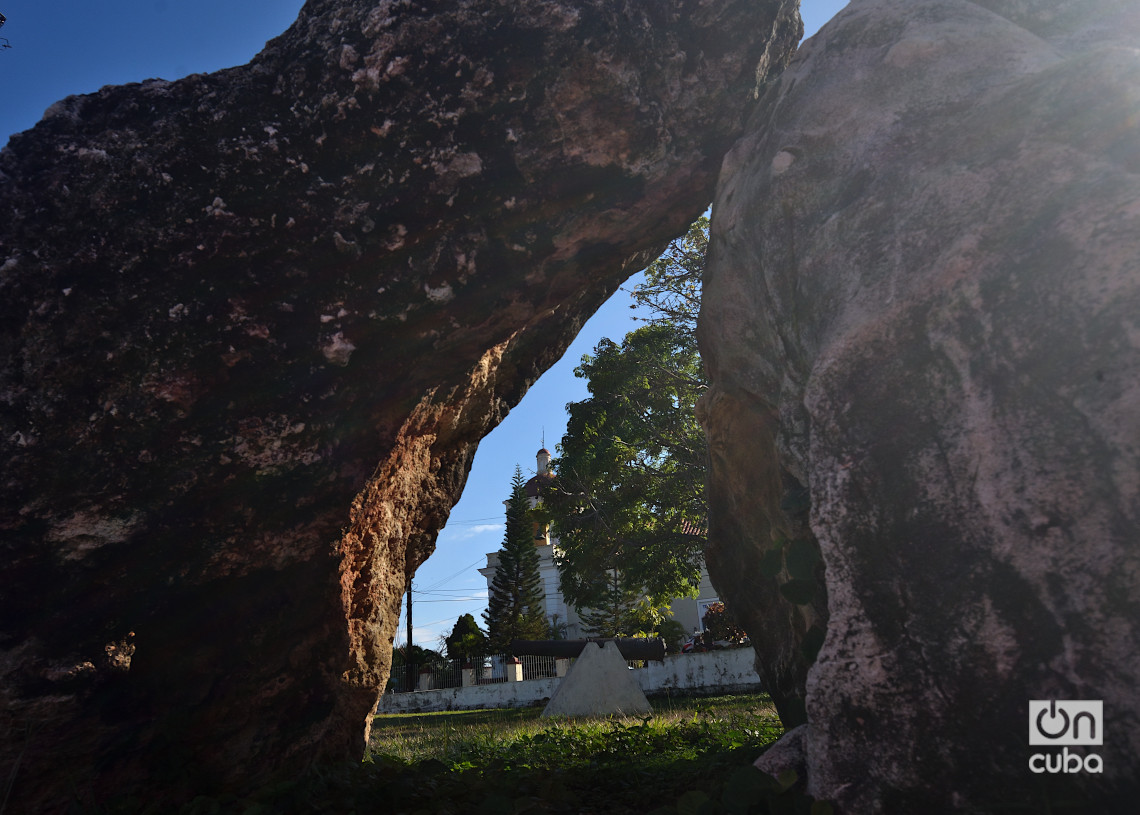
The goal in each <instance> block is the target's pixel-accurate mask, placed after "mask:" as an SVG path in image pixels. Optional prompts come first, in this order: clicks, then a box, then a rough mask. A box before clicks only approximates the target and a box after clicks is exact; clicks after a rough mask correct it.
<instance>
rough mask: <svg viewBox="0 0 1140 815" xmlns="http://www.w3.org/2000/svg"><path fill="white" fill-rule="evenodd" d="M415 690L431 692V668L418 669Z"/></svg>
mask: <svg viewBox="0 0 1140 815" xmlns="http://www.w3.org/2000/svg"><path fill="white" fill-rule="evenodd" d="M416 690H431V668H420V681H419V682H418V683H417V684H416Z"/></svg>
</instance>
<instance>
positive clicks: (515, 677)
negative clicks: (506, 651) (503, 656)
mask: <svg viewBox="0 0 1140 815" xmlns="http://www.w3.org/2000/svg"><path fill="white" fill-rule="evenodd" d="M503 669H504V670H505V671H506V674H507V681H508V682H522V678H523V670H522V660H521V659H519V658H518V657H511V658H510V659H509V660H507V664H506V665H504V666H503Z"/></svg>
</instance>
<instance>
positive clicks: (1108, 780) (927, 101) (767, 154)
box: [700, 0, 1140, 813]
mask: <svg viewBox="0 0 1140 815" xmlns="http://www.w3.org/2000/svg"><path fill="white" fill-rule="evenodd" d="M1138 41H1140V9H1138V8H1137V5H1136V4H1135V3H1132V2H1113V1H1112V0H1082V1H1081V2H1071V3H1056V2H1052V0H1008V1H1007V2H1006V1H1003V0H992V1H990V0H985V1H982V0H979V2H960V1H955V0H905V2H899V1H896V0H853V2H852V3H851V4H850V5H849V6H848V7H847V8H846V9H845V10H844V11H843V12H841V13H840V14H839V15H838V17H837V18H836V19H835V20H833V21H832V22H831V23H829V24H828V25H827V26H825V27H824V29H823V30H822V31H821V32H820V33H819V34H818V35H816V36H815V37H814V38H812V40H810V41H809V42H807V43H805V44H804V46H803V47H802V48H801V50H800V52H799V53H798V55H797V57H796V59H795V60H794V61H793V63H792V65H791V66H790V67H789V69H788V70H787V71H786V72H785V73H784V74H783V75H782V77H781V79H780V81H779V82H778V83H776V84H775V85H773V86H772V88H771V89H770V91H769V93H768V94H767V95H766V96H765V98H764V99H763V100H762V104H761V107H760V109H759V110H758V113H757V114H756V117H755V118H754V119H753V122H752V124H751V126H750V131H751V132H750V135H748V136H746V137H744V138H743V139H742V140H741V141H740V142H739V143H738V144H737V146H736V147H735V148H734V149H733V150H732V151H731V152H730V154H729V155H728V156H727V157H726V159H725V164H724V169H723V174H722V178H721V181H720V184H719V187H718V192H717V197H716V199H715V203H714V208H713V219H712V220H713V227H712V236H711V240H710V252H711V256H710V261H709V270H708V273H707V277H706V283H705V293H704V306H703V308H704V311H703V313H702V315H701V325H700V338H701V348H702V352H703V354H704V355H705V359H706V362H707V364H708V365H709V368H710V375H711V382H712V393H711V394H710V396H709V397H708V399H707V400H706V403H705V405H704V408H705V421H706V423H707V425H708V427H709V434H710V441H711V443H712V446H713V461H714V470H713V473H714V475H713V483H712V492H713V494H714V495H713V498H712V500H713V502H714V506H715V505H716V502H720V504H721V506H731V505H732V502H733V501H735V500H736V498H737V496H738V494H739V493H740V491H741V488H740V486H739V485H740V484H741V483H744V482H746V481H747V480H748V479H756V480H757V481H759V482H762V483H759V485H758V486H757V487H756V490H757V491H756V492H755V493H754V494H756V495H759V496H761V498H762V501H761V504H762V507H761V509H762V510H763V508H764V507H768V508H770V507H771V506H772V505H773V504H774V503H776V502H777V498H778V496H779V494H780V492H779V491H780V488H781V482H780V480H779V475H780V474H779V472H778V471H777V469H776V468H777V466H778V467H779V468H781V469H782V470H783V472H784V473H787V474H789V475H790V476H791V477H793V478H794V479H795V480H796V481H798V482H799V483H801V484H804V485H806V486H807V487H808V488H809V490H810V516H809V524H810V527H811V530H812V532H813V533H814V535H815V537H816V538H817V539H818V542H819V544H820V546H821V547H822V552H823V556H824V561H825V565H826V581H827V590H828V601H829V611H830V621H829V625H828V630H827V637H826V641H825V643H824V645H823V648H822V651H821V652H820V653H819V655H818V659H817V661H816V663H815V664H814V666H813V667H812V669H811V672H810V674H809V677H808V682H807V714H808V724H807V726H806V731H797V738H802V739H803V743H804V745H805V748H804V749H805V752H806V766H807V770H808V782H809V789H810V790H811V791H812V792H813V793H815V794H817V795H820V796H823V797H826V798H830V799H833V800H835V801H837V802H838V803H839V804H840V806H841V808H842V810H843V811H844V812H850V813H871V812H943V811H951V810H967V809H968V810H969V811H987V812H988V811H996V810H998V809H999V808H1001V805H1003V804H1010V803H1015V804H1018V805H1021V806H1023V807H1026V808H1027V809H1026V810H1025V811H1045V810H1046V809H1047V807H1048V806H1049V805H1053V804H1058V803H1060V802H1064V801H1072V800H1082V799H1083V800H1085V801H1086V805H1085V807H1084V808H1082V809H1081V811H1088V812H1124V811H1132V809H1133V808H1134V806H1135V798H1128V797H1127V796H1128V795H1129V794H1130V793H1131V794H1133V795H1134V794H1135V793H1136V786H1137V783H1138V781H1137V779H1140V693H1137V688H1138V687H1140V548H1138V545H1137V544H1138V541H1140V523H1138V522H1140V129H1138V127H1137V122H1138V121H1140V53H1138V51H1137V49H1136V43H1137V42H1138ZM742 451H743V452H742ZM766 457H771V458H774V459H775V461H776V462H778V465H777V464H771V465H763V466H758V463H762V462H764V461H765V460H766ZM718 462H719V464H718ZM726 462H728V464H726ZM734 467H735V469H734ZM744 468H748V469H744ZM765 468H767V469H769V470H770V471H771V472H770V473H769V475H768V477H767V478H766V479H765V478H764V477H763V476H762V474H760V473H759V472H758V471H759V470H762V469H765ZM764 490H768V493H767V494H766V493H765V492H764ZM777 507H778V505H777ZM756 515H757V516H758V517H757V518H755V519H753V520H751V521H750V520H748V519H745V521H742V522H741V521H733V523H734V524H736V526H735V527H733V528H735V529H737V530H738V531H740V532H741V533H742V537H741V541H742V544H743V545H742V546H735V547H734V549H733V552H734V555H735V556H736V557H737V558H738V561H739V563H738V568H740V569H742V570H743V569H745V568H747V569H748V572H749V573H750V574H751V575H752V576H753V578H754V579H757V578H756V576H757V575H759V574H760V572H761V563H760V560H761V556H762V552H763V551H764V550H765V549H766V548H770V547H771V546H772V543H771V537H772V536H771V533H770V531H769V528H770V527H773V526H778V525H779V524H780V523H783V520H782V518H781V517H780V516H778V515H772V514H771V513H770V512H766V511H761V512H757V513H756ZM718 523H719V521H718V520H717V519H715V518H714V523H713V526H712V532H713V534H714V538H715V536H716V535H717V533H718V529H723V527H718ZM749 523H751V524H752V525H751V526H750V527H749V526H748V524H749ZM713 545H714V546H716V545H722V546H723V545H726V544H725V542H724V541H723V540H721V541H719V542H718V541H717V540H714V541H713ZM746 580H747V577H744V578H741V579H740V580H739V581H738V583H737V585H736V587H734V588H731V589H722V591H724V593H725V594H726V595H727V600H728V602H732V603H735V602H736V601H737V594H735V593H734V592H741V593H743V594H742V596H746V595H747V587H746V583H745V581H746ZM1032 699H1060V700H1072V699H1084V700H1089V699H1091V700H1103V702H1104V726H1103V737H1104V744H1103V746H1102V747H1099V748H1087V751H1088V752H1094V753H1098V754H1099V755H1100V756H1101V758H1102V760H1103V766H1104V772H1103V773H1100V774H1094V773H1087V772H1081V773H1076V774H1072V775H1063V776H1046V775H1039V774H1034V773H1032V772H1031V771H1030V770H1029V768H1028V762H1029V759H1030V756H1031V755H1033V754H1034V753H1037V752H1040V751H1041V749H1042V748H1031V747H1029V745H1028V727H1027V713H1028V701H1029V700H1032ZM1071 749H1072V750H1073V751H1075V752H1077V753H1081V754H1084V753H1085V752H1086V748H1080V747H1076V748H1071ZM1046 752H1049V753H1053V752H1059V750H1046ZM782 760H783V761H784V763H785V764H794V763H795V762H794V761H792V758H791V757H790V756H787V755H784V756H782ZM1002 811H1005V810H1004V809H1002Z"/></svg>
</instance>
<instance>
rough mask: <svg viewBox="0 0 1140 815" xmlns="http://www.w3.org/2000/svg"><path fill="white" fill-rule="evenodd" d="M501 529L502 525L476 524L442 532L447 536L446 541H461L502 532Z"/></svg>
mask: <svg viewBox="0 0 1140 815" xmlns="http://www.w3.org/2000/svg"><path fill="white" fill-rule="evenodd" d="M503 529H504V526H503V524H476V525H475V526H468V527H461V528H459V529H447V530H444V531H445V532H446V534H447V539H448V540H452V541H462V540H469V539H470V538H475V537H478V536H479V535H485V534H487V533H488V532H502V531H503Z"/></svg>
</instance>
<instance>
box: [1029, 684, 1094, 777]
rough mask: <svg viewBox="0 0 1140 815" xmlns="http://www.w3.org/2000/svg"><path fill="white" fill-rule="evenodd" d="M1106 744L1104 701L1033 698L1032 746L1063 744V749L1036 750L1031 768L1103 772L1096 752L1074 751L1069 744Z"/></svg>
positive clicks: (1031, 710) (1079, 745) (1048, 771)
mask: <svg viewBox="0 0 1140 815" xmlns="http://www.w3.org/2000/svg"><path fill="white" fill-rule="evenodd" d="M1102 744H1104V702H1072V701H1069V702H1065V701H1058V700H1057V699H1047V700H1042V699H1033V700H1031V701H1030V702H1029V746H1030V747H1060V748H1062V749H1061V752H1060V753H1034V754H1033V755H1031V756H1030V757H1029V769H1030V770H1031V771H1032V772H1035V773H1079V772H1087V773H1103V772H1104V762H1103V761H1102V760H1101V758H1100V756H1099V755H1097V754H1096V753H1088V754H1087V755H1084V754H1082V753H1070V752H1069V747H1099V746H1101V745H1102Z"/></svg>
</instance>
